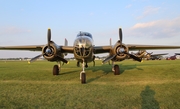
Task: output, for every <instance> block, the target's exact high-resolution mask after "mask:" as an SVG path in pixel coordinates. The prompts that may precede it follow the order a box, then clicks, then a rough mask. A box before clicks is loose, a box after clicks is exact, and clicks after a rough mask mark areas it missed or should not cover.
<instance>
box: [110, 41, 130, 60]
mask: <svg viewBox="0 0 180 109" xmlns="http://www.w3.org/2000/svg"><path fill="white" fill-rule="evenodd" d="M111 53H112V54H113V55H115V54H117V56H116V57H115V58H114V59H113V60H114V61H122V60H124V59H126V58H127V57H128V54H127V53H129V48H128V47H127V46H126V45H125V44H122V45H120V41H118V42H117V43H116V44H115V45H114V47H113V49H112V51H111Z"/></svg>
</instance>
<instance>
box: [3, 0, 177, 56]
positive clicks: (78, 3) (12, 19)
mask: <svg viewBox="0 0 180 109" xmlns="http://www.w3.org/2000/svg"><path fill="white" fill-rule="evenodd" d="M179 4H180V1H179V0H0V15H1V17H0V46H13V45H42V44H46V43H47V29H48V28H51V34H52V35H51V36H52V40H53V41H54V42H55V43H56V44H58V45H64V39H65V38H66V39H67V40H68V45H73V41H74V39H75V37H76V35H77V34H78V32H79V31H86V32H90V33H91V34H92V36H93V39H94V44H95V45H101V46H103V45H109V40H110V38H111V39H112V44H115V43H116V41H117V40H118V39H119V36H118V28H120V27H121V28H122V31H123V43H125V44H148V45H180V31H179V30H180V7H179ZM149 52H153V53H164V52H165V53H167V52H169V54H170V55H173V54H174V53H176V52H180V49H179V50H163V51H161V50H158V51H157V50H155V51H153V50H150V51H149ZM39 54H41V52H32V51H4V50H1V51H0V58H8V57H30V58H32V57H35V56H36V55H39ZM69 56H71V55H69Z"/></svg>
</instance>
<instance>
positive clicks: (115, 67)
mask: <svg viewBox="0 0 180 109" xmlns="http://www.w3.org/2000/svg"><path fill="white" fill-rule="evenodd" d="M119 74H120V69H119V65H114V75H119Z"/></svg>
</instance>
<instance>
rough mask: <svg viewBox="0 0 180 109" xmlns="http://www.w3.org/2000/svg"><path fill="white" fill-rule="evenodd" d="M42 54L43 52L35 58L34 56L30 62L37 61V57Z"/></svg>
mask: <svg viewBox="0 0 180 109" xmlns="http://www.w3.org/2000/svg"><path fill="white" fill-rule="evenodd" d="M41 56H43V54H40V55H38V56H36V57H34V58H32V59H31V60H30V61H29V62H33V61H36V60H37V59H39V58H40V57H41Z"/></svg>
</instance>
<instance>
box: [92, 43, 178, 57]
mask: <svg viewBox="0 0 180 109" xmlns="http://www.w3.org/2000/svg"><path fill="white" fill-rule="evenodd" d="M127 47H128V48H129V51H133V50H157V49H180V46H167V45H137V44H127ZM111 49H112V46H94V53H95V54H99V53H109V52H110V51H111ZM158 55H166V53H165V54H158Z"/></svg>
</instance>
